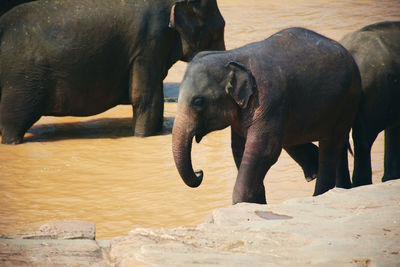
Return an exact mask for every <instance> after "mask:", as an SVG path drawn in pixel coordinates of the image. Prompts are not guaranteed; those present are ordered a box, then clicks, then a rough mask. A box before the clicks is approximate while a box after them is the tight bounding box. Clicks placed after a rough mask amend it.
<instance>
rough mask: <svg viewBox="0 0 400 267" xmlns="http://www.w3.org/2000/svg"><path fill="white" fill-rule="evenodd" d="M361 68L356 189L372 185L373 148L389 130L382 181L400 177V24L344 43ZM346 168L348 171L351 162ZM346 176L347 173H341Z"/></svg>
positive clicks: (366, 29) (352, 36) (359, 34)
mask: <svg viewBox="0 0 400 267" xmlns="http://www.w3.org/2000/svg"><path fill="white" fill-rule="evenodd" d="M340 42H341V43H342V44H343V46H344V47H346V48H347V49H348V51H349V52H350V53H351V54H352V55H353V57H354V59H355V61H356V62H357V65H358V67H359V69H360V73H361V79H362V97H361V102H360V106H359V114H358V115H357V117H356V120H355V122H354V125H353V131H352V135H353V141H354V171H353V186H360V185H365V184H371V183H372V168H371V154H370V153H371V147H372V144H373V143H374V141H375V139H376V137H377V136H378V134H379V133H380V132H381V131H383V130H385V168H384V176H383V178H382V181H386V180H392V179H398V178H400V105H399V103H400V22H381V23H376V24H372V25H369V26H366V27H364V28H362V29H360V30H358V31H356V32H353V33H349V34H347V35H345V36H344V37H343V39H342V40H341V41H340ZM345 163H346V165H345V168H343V169H348V166H347V162H345ZM339 175H342V176H343V174H339Z"/></svg>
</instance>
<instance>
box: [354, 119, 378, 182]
mask: <svg viewBox="0 0 400 267" xmlns="http://www.w3.org/2000/svg"><path fill="white" fill-rule="evenodd" d="M378 133H379V132H377V131H376V132H374V131H372V130H367V129H366V128H365V127H362V125H360V124H359V122H357V123H356V124H355V125H354V127H353V141H354V168H353V178H352V180H353V184H352V185H353V187H356V186H362V185H367V184H372V167H371V147H372V144H373V143H374V141H375V139H376V137H377V136H378Z"/></svg>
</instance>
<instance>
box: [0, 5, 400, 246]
mask: <svg viewBox="0 0 400 267" xmlns="http://www.w3.org/2000/svg"><path fill="white" fill-rule="evenodd" d="M218 2H219V5H220V9H221V12H222V14H223V16H224V18H225V20H226V35H225V36H226V45H227V48H228V49H230V48H234V47H238V46H241V45H243V44H245V43H248V42H253V41H258V40H262V39H265V38H266V37H267V36H268V35H270V34H272V33H274V32H276V31H278V30H280V29H282V28H285V27H288V26H305V27H308V28H310V29H313V30H316V31H318V32H320V33H322V34H325V35H327V36H329V37H331V38H334V39H340V37H341V36H343V35H344V34H345V33H348V32H350V31H353V30H356V29H358V28H360V27H362V26H364V25H366V24H370V23H373V22H377V21H382V20H399V19H400V5H399V4H398V1H396V0H392V1H388V0H384V1H371V0H370V1H344V0H342V1H334V2H332V1H326V0H305V1H298V0H285V1H271V0H269V1H263V0H250V1H239V0H229V1H228V0H221V1H218ZM185 66H186V65H185V64H184V63H178V64H176V65H175V66H174V68H173V69H172V70H171V71H170V72H169V75H168V77H167V79H166V82H169V83H175V84H168V86H167V87H168V88H167V89H168V92H166V96H167V97H169V96H170V97H174V96H176V94H177V91H176V89H174V88H176V83H178V82H180V80H181V79H182V76H183V73H184V70H185ZM174 90H175V91H174ZM175 113H176V104H175V103H167V104H166V106H165V118H166V119H165V122H164V126H165V127H164V133H163V134H161V135H158V136H153V137H148V138H135V137H131V132H130V120H131V116H132V109H131V107H130V106H118V107H116V108H114V109H111V110H109V111H107V112H105V113H102V114H99V115H97V116H92V117H83V118H82V117H80V118H78V117H59V118H55V117H43V118H42V119H41V120H40V121H39V122H38V123H36V124H35V125H34V127H33V128H32V129H30V130H29V132H28V133H27V134H26V141H27V142H26V143H25V144H23V145H18V146H4V145H1V146H0V194H1V197H0V234H1V233H3V234H4V233H12V232H17V231H27V230H31V229H34V228H37V227H38V226H39V225H41V224H43V223H46V222H48V221H55V220H66V219H78V220H86V221H91V222H94V223H96V227H97V237H98V238H100V239H102V238H111V237H114V236H117V235H122V234H127V232H128V231H129V230H130V229H132V228H134V227H174V226H179V225H185V226H194V225H196V224H198V223H201V222H203V221H204V218H205V217H206V216H207V215H208V214H209V213H210V211H211V210H212V209H214V208H217V207H223V206H227V205H230V203H231V194H232V188H233V184H234V181H235V177H236V174H237V171H236V167H235V165H234V162H233V158H232V155H231V151H230V135H229V132H230V131H229V129H225V130H222V131H218V132H214V133H212V134H209V135H207V136H206V137H205V138H204V139H203V140H202V142H201V144H196V143H194V144H193V152H192V157H193V165H194V168H195V169H197V168H201V169H203V170H204V174H205V176H204V181H203V184H202V185H201V186H200V187H199V188H196V189H192V188H189V187H187V186H186V185H185V184H184V183H183V182H182V181H181V179H180V178H179V175H178V172H177V171H176V168H175V165H174V162H173V159H172V153H171V135H170V133H171V128H172V124H173V118H174V116H175ZM382 138H383V135H382V134H381V135H380V136H379V137H378V139H377V141H376V143H375V145H374V147H373V155H372V158H373V170H374V173H373V180H374V182H379V181H380V177H381V176H382V174H383V162H382V161H383V147H384V146H383V139H382ZM351 161H352V159H351V158H350V162H351ZM314 183H315V182H311V183H307V182H306V181H305V179H304V177H303V174H302V171H301V169H300V168H299V167H298V166H297V165H296V164H295V163H294V161H293V160H292V159H290V158H289V157H288V156H287V154H286V153H284V152H283V153H282V155H281V157H280V158H279V161H278V163H277V164H275V165H274V166H273V167H272V168H271V170H270V171H269V173H268V175H267V177H266V179H265V184H266V191H267V200H268V202H269V203H277V202H281V201H283V200H286V199H289V198H294V197H302V196H310V195H312V193H313V189H314Z"/></svg>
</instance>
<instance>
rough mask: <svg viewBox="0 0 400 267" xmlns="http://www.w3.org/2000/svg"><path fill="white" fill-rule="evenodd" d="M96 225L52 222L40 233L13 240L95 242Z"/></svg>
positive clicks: (13, 236) (81, 222) (45, 225)
mask: <svg viewBox="0 0 400 267" xmlns="http://www.w3.org/2000/svg"><path fill="white" fill-rule="evenodd" d="M95 235H96V227H95V225H94V223H91V222H84V221H64V222H51V223H46V224H44V225H42V226H41V227H40V228H39V230H38V231H30V232H25V233H22V234H15V235H12V236H10V237H11V238H22V239H91V240H94V239H95Z"/></svg>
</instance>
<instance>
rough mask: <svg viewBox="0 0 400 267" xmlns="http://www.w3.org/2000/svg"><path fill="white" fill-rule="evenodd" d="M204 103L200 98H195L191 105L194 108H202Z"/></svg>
mask: <svg viewBox="0 0 400 267" xmlns="http://www.w3.org/2000/svg"><path fill="white" fill-rule="evenodd" d="M205 103H206V101H205V100H204V98H202V97H195V98H194V99H193V100H192V105H193V106H194V107H196V108H203V107H204V105H205Z"/></svg>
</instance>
